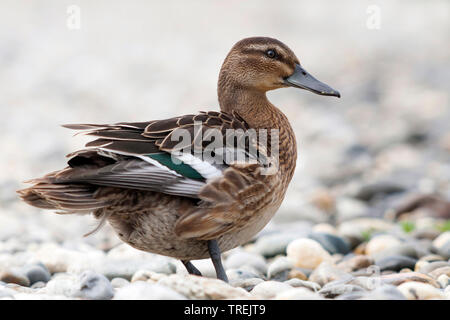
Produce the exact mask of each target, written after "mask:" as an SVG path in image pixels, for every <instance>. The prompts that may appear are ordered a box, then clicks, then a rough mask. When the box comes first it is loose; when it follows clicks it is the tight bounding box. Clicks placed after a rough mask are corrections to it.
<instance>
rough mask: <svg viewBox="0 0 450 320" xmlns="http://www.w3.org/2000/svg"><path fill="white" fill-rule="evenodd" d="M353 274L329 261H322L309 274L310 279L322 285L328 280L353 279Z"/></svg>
mask: <svg viewBox="0 0 450 320" xmlns="http://www.w3.org/2000/svg"><path fill="white" fill-rule="evenodd" d="M351 277H352V276H351V275H350V274H349V273H347V272H345V271H343V270H341V269H339V268H337V267H336V266H333V265H332V264H330V263H328V262H322V263H321V264H320V265H319V266H318V267H317V268H316V269H314V271H313V272H312V273H311V275H310V276H309V279H308V280H309V281H313V282H316V283H318V284H319V285H320V286H323V285H325V284H326V283H328V282H331V281H335V280H342V279H351Z"/></svg>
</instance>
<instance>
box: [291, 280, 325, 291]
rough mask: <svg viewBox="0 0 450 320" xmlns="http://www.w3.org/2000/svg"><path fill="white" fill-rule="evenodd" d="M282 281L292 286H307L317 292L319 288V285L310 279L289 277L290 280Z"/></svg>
mask: <svg viewBox="0 0 450 320" xmlns="http://www.w3.org/2000/svg"><path fill="white" fill-rule="evenodd" d="M284 283H286V284H288V285H290V286H292V287H294V288H300V287H301V288H307V289H309V290H311V291H314V292H317V291H319V290H320V289H321V287H320V285H319V284H318V283H315V282H312V281H306V280H300V279H290V280H287V281H284Z"/></svg>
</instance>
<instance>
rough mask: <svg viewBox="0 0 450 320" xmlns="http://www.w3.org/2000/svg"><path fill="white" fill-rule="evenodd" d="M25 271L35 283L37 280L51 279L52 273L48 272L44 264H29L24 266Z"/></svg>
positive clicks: (31, 282)
mask: <svg viewBox="0 0 450 320" xmlns="http://www.w3.org/2000/svg"><path fill="white" fill-rule="evenodd" d="M23 272H24V273H25V275H26V276H27V278H28V280H30V284H31V285H32V284H34V283H36V282H44V283H46V282H48V281H50V278H51V275H50V272H48V270H47V268H46V267H45V265H43V264H33V265H27V266H25V267H24V268H23Z"/></svg>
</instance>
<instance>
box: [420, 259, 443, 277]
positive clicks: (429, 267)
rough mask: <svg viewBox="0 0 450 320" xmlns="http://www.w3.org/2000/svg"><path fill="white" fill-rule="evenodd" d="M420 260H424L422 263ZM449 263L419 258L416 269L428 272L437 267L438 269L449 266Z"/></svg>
mask: <svg viewBox="0 0 450 320" xmlns="http://www.w3.org/2000/svg"><path fill="white" fill-rule="evenodd" d="M420 262H422V263H420ZM449 265H450V264H449V263H448V262H447V261H433V262H427V261H423V260H419V261H417V263H416V266H415V268H414V270H416V271H418V272H421V273H425V274H428V273H430V272H432V271H433V270H435V269H438V268H441V267H447V266H449Z"/></svg>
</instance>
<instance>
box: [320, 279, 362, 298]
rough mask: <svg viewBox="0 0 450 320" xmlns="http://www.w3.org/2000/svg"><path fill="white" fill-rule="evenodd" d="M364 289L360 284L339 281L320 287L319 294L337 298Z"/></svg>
mask: <svg viewBox="0 0 450 320" xmlns="http://www.w3.org/2000/svg"><path fill="white" fill-rule="evenodd" d="M363 291H364V289H363V288H361V287H360V286H357V285H353V284H345V283H337V284H332V283H328V284H326V285H325V286H324V287H323V288H322V289H320V291H319V294H321V295H322V296H324V297H325V298H335V297H337V296H340V295H342V294H349V293H355V292H363Z"/></svg>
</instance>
